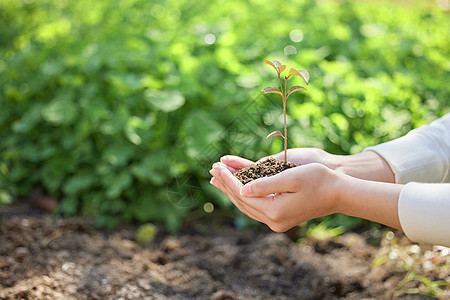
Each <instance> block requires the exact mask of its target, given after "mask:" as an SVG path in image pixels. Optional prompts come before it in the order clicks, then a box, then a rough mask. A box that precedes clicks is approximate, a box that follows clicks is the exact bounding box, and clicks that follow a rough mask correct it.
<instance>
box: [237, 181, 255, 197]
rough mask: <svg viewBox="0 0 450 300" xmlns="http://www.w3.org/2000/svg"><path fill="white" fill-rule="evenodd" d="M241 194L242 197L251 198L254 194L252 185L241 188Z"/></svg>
mask: <svg viewBox="0 0 450 300" xmlns="http://www.w3.org/2000/svg"><path fill="white" fill-rule="evenodd" d="M240 193H241V196H251V194H252V193H253V191H252V185H251V184H246V185H244V186H243V187H241V190H240Z"/></svg>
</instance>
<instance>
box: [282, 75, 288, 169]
mask: <svg viewBox="0 0 450 300" xmlns="http://www.w3.org/2000/svg"><path fill="white" fill-rule="evenodd" d="M286 90H287V77H284V93H283V114H284V163H287V127H286V102H287V98H286V93H287V92H286Z"/></svg>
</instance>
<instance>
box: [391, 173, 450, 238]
mask: <svg viewBox="0 0 450 300" xmlns="http://www.w3.org/2000/svg"><path fill="white" fill-rule="evenodd" d="M398 216H399V219H400V224H401V226H402V229H403V231H404V232H405V234H406V236H407V237H408V238H409V239H410V240H412V241H415V242H426V243H431V244H437V245H442V246H446V247H450V183H436V184H430V183H416V182H411V183H408V184H406V186H405V187H404V188H403V190H402V192H401V193H400V197H399V199H398Z"/></svg>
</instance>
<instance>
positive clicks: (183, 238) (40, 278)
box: [0, 205, 450, 300]
mask: <svg viewBox="0 0 450 300" xmlns="http://www.w3.org/2000/svg"><path fill="white" fill-rule="evenodd" d="M217 219H218V218H215V217H214V216H211V217H209V218H207V219H204V220H202V221H200V222H195V223H192V224H190V225H186V226H184V228H183V229H182V230H181V231H180V232H178V233H176V234H168V233H165V232H164V230H163V229H160V230H159V233H158V234H157V236H156V239H155V240H154V241H153V242H152V243H151V244H150V245H149V246H147V247H141V246H140V245H138V244H137V243H136V242H135V234H136V229H137V226H133V225H126V226H122V227H120V228H119V229H117V230H115V231H114V232H104V231H101V230H98V229H95V228H94V227H93V226H92V222H91V221H89V220H86V219H80V218H60V217H54V216H50V215H47V214H45V213H41V212H37V211H35V210H32V209H30V208H29V207H24V206H23V205H14V206H9V207H6V206H3V207H0V299H214V300H225V299H252V300H255V299H393V298H400V299H430V297H428V296H426V294H432V293H437V295H438V296H437V297H438V298H441V299H444V298H446V297H448V298H450V286H449V285H448V282H450V275H449V274H450V254H448V248H444V247H437V246H431V245H425V244H424V245H422V244H419V245H417V244H414V243H411V242H409V241H408V240H407V239H406V238H405V237H404V236H403V235H402V234H400V233H395V232H391V231H378V230H373V229H372V230H367V231H363V232H361V233H358V234H356V233H345V234H343V235H341V236H338V237H335V238H333V239H329V240H326V241H320V240H312V239H303V240H302V242H300V243H298V242H294V241H293V240H292V239H290V238H289V237H288V236H287V235H286V234H282V233H273V232H271V231H270V230H268V229H266V228H263V227H261V228H258V229H254V228H253V229H236V228H234V227H233V226H232V225H231V224H228V223H230V222H228V223H227V222H226V221H218V220H217ZM423 275H425V276H426V278H425V277H423ZM444 280H446V282H447V283H446V282H445V281H444Z"/></svg>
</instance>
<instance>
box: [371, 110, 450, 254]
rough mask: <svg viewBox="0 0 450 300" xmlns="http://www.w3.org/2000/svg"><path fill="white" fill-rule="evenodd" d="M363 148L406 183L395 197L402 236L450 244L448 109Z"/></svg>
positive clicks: (449, 122)
mask: <svg viewBox="0 0 450 300" xmlns="http://www.w3.org/2000/svg"><path fill="white" fill-rule="evenodd" d="M366 150H371V151H374V152H376V153H378V154H379V155H380V156H382V157H383V158H384V159H385V160H386V161H387V163H388V164H389V166H390V167H391V169H392V171H393V172H394V175H395V182H396V183H406V185H405V187H404V188H403V189H402V192H401V193H400V196H399V199H398V216H399V219H400V224H401V226H402V229H403V231H404V232H405V234H406V236H407V237H408V238H409V239H410V240H412V241H416V242H427V243H432V244H438V245H443V246H447V247H450V183H448V182H450V113H449V114H446V115H445V116H444V117H442V118H440V119H438V120H436V121H434V122H433V123H431V124H429V125H423V126H421V127H420V128H418V129H415V130H412V131H411V132H409V133H408V134H407V135H405V136H403V137H401V138H399V139H396V140H393V141H390V142H387V143H384V144H380V145H377V146H374V147H369V148H367V149H365V151H366ZM444 182H447V183H444Z"/></svg>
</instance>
